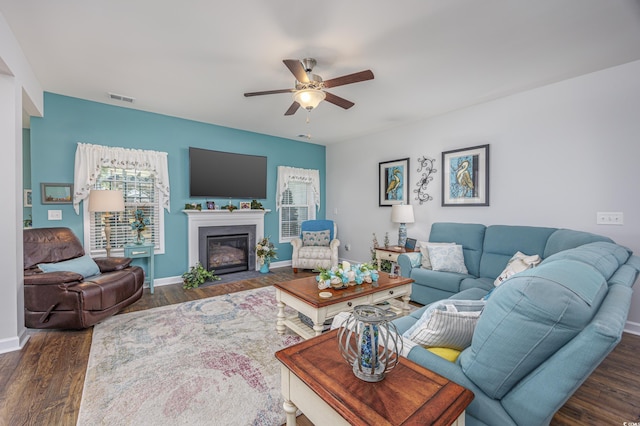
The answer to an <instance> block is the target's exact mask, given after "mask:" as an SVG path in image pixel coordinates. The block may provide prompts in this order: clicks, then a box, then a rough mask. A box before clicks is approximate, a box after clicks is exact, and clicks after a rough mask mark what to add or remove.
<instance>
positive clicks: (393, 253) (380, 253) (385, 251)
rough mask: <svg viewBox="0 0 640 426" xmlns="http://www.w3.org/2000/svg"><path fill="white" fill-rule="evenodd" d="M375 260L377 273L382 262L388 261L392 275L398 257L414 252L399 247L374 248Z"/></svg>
mask: <svg viewBox="0 0 640 426" xmlns="http://www.w3.org/2000/svg"><path fill="white" fill-rule="evenodd" d="M375 250H376V260H377V261H378V271H379V270H380V268H381V267H382V265H381V263H382V261H383V260H388V261H389V262H391V265H392V266H391V268H392V270H391V273H392V274H393V273H394V272H395V271H394V269H395V267H396V265H397V264H398V256H400V255H401V254H402V253H412V252H413V251H414V250H407V249H405V248H404V247H400V246H389V247H376V248H375Z"/></svg>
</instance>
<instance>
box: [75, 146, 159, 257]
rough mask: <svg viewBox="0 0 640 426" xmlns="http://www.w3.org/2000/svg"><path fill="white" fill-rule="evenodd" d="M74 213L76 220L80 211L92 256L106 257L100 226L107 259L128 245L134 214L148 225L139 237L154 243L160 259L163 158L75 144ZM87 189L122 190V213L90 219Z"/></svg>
mask: <svg viewBox="0 0 640 426" xmlns="http://www.w3.org/2000/svg"><path fill="white" fill-rule="evenodd" d="M73 182H74V193H73V208H74V210H75V212H76V214H80V203H82V201H85V202H84V203H82V204H83V207H84V246H85V249H86V251H87V252H88V253H89V254H91V255H92V256H95V255H98V256H104V254H105V252H106V245H107V241H106V236H105V222H104V221H105V220H108V223H109V225H110V228H111V238H110V243H111V248H112V250H113V251H112V254H118V252H120V253H122V251H123V246H124V245H126V244H130V243H132V242H133V238H134V231H133V229H131V223H132V222H133V218H134V214H135V211H136V210H137V209H140V210H142V211H143V212H144V214H145V217H146V218H148V219H149V221H150V224H149V225H148V226H147V228H146V229H145V230H144V232H143V235H144V236H145V239H146V241H147V242H153V244H154V247H155V250H154V251H155V252H156V253H157V254H161V253H164V211H163V209H165V210H167V212H168V211H169V207H170V205H171V200H170V188H169V168H168V167H167V153H166V152H158V151H146V150H139V149H128V148H116V147H109V146H102V145H91V144H86V143H78V148H77V149H76V161H75V168H74V176H73ZM92 189H114V190H121V191H122V193H123V194H124V202H125V211H124V212H118V213H114V214H112V215H110V216H108V217H106V215H104V214H101V213H89V206H88V203H87V202H86V200H87V198H88V197H89V192H90V191H91V190H92Z"/></svg>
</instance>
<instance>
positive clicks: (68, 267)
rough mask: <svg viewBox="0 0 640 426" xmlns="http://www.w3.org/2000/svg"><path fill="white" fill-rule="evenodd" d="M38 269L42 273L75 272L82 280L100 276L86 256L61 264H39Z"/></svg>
mask: <svg viewBox="0 0 640 426" xmlns="http://www.w3.org/2000/svg"><path fill="white" fill-rule="evenodd" d="M38 268H40V270H42V272H61V271H62V272H64V271H68V272H75V273H77V274H80V275H82V277H83V278H86V277H92V276H94V275H99V274H100V268H99V267H98V264H97V263H96V262H95V261H94V260H93V259H92V258H91V256H89V255H88V254H85V255H84V256H81V257H76V258H75V259H70V260H63V261H62V262H56V263H39V264H38Z"/></svg>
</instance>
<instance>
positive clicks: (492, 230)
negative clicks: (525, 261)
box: [478, 225, 556, 279]
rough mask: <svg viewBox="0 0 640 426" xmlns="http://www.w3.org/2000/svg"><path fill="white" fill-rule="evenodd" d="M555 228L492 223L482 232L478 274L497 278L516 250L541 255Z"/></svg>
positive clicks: (529, 254)
mask: <svg viewBox="0 0 640 426" xmlns="http://www.w3.org/2000/svg"><path fill="white" fill-rule="evenodd" d="M555 231H556V229H555V228H542V227H536V226H509V225H492V226H489V227H487V230H486V232H485V234H484V246H483V249H482V258H481V259H480V273H479V275H478V276H480V277H485V278H493V279H495V278H497V277H498V275H500V274H501V273H502V271H503V270H504V268H505V267H506V266H507V263H508V262H509V259H511V257H512V256H513V255H514V254H516V253H517V252H519V251H520V252H522V253H524V254H526V255H528V256H533V255H535V254H537V255H539V256H540V257H542V254H543V253H544V249H545V246H546V244H547V240H548V239H549V236H550V235H552V234H553V233H554V232H555Z"/></svg>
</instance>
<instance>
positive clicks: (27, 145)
mask: <svg viewBox="0 0 640 426" xmlns="http://www.w3.org/2000/svg"><path fill="white" fill-rule="evenodd" d="M22 188H23V189H31V131H30V130H29V129H22ZM22 218H23V223H24V221H27V220H31V207H24V199H23V207H22Z"/></svg>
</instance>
